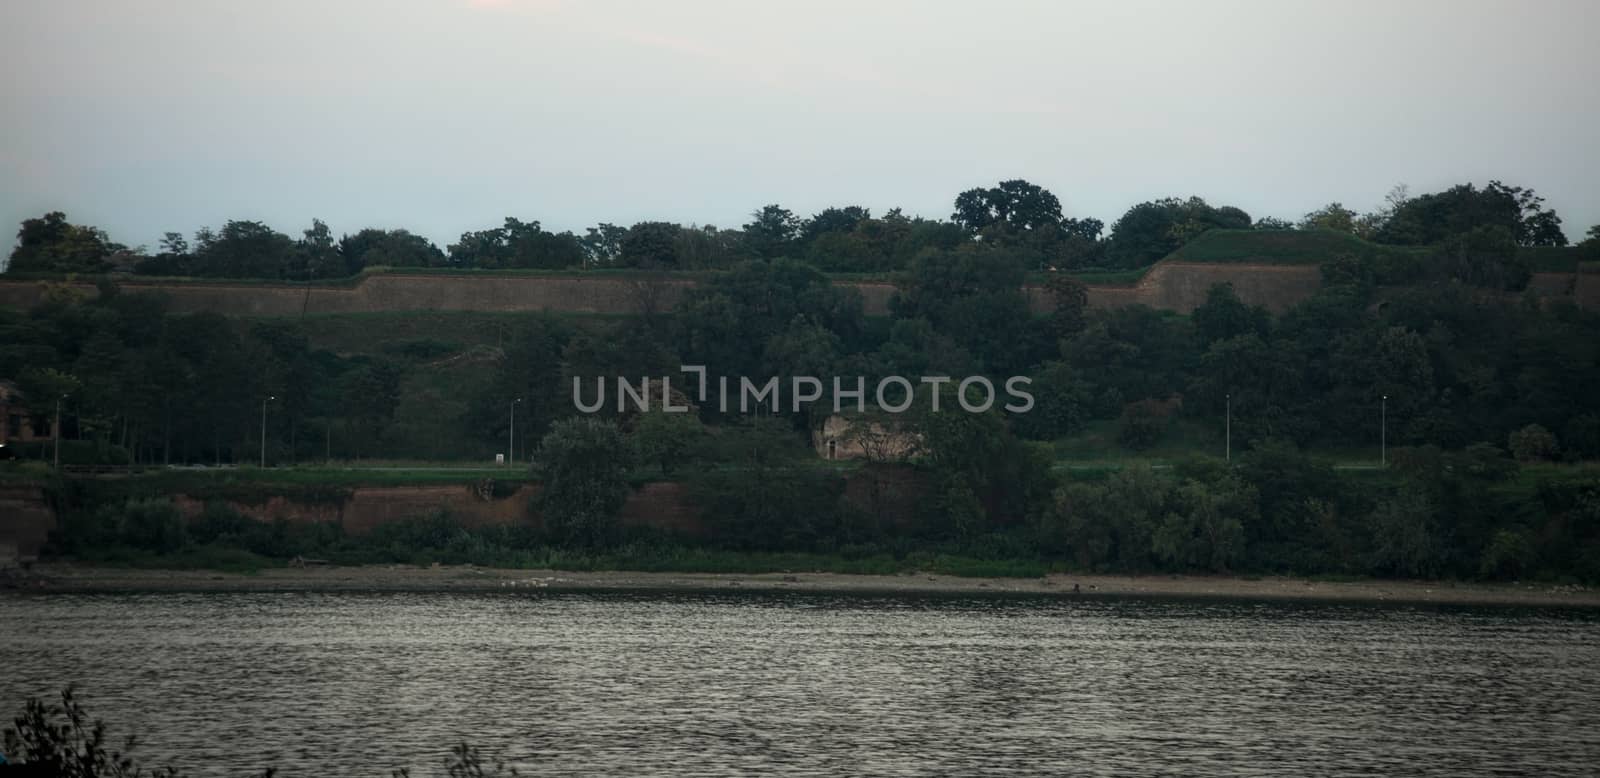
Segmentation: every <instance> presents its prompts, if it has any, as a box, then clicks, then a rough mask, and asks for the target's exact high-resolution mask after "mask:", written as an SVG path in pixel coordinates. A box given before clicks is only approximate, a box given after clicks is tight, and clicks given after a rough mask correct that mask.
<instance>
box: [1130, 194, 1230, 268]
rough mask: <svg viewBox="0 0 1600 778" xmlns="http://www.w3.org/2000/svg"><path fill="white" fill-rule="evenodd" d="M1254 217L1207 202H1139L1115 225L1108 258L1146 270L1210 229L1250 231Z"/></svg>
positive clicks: (1192, 198)
mask: <svg viewBox="0 0 1600 778" xmlns="http://www.w3.org/2000/svg"><path fill="white" fill-rule="evenodd" d="M1249 228H1250V215H1249V214H1247V213H1245V212H1244V211H1242V210H1239V209H1238V208H1234V207H1232V206H1220V207H1213V206H1212V205H1210V204H1209V203H1207V202H1206V201H1205V200H1202V199H1200V198H1198V197H1190V198H1189V199H1187V200H1179V199H1177V198H1171V197H1169V198H1166V199H1163V200H1155V201H1152V202H1146V203H1139V204H1138V205H1135V206H1133V207H1132V208H1130V209H1128V212H1127V213H1125V214H1123V215H1122V218H1120V219H1117V221H1116V223H1115V224H1112V225H1111V238H1110V240H1109V245H1108V246H1107V258H1108V259H1110V261H1111V263H1112V264H1113V265H1114V266H1116V267H1143V266H1145V265H1148V264H1151V263H1153V262H1156V261H1157V260H1160V259H1161V258H1163V257H1165V256H1166V255H1168V254H1171V253H1172V252H1174V251H1176V250H1177V249H1178V247H1180V246H1182V245H1183V244H1184V243H1187V242H1188V241H1190V240H1192V239H1194V238H1195V237H1198V236H1199V235H1200V234H1201V233H1204V232H1205V231H1206V230H1210V229H1249Z"/></svg>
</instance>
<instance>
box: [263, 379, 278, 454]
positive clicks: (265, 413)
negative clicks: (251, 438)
mask: <svg viewBox="0 0 1600 778" xmlns="http://www.w3.org/2000/svg"><path fill="white" fill-rule="evenodd" d="M276 399H278V398H277V397H275V396H273V395H270V394H269V395H267V399H265V400H262V401H261V466H262V467H266V466H267V403H269V402H271V401H273V400H276Z"/></svg>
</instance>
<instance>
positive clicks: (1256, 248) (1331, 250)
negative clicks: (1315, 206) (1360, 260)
mask: <svg viewBox="0 0 1600 778" xmlns="http://www.w3.org/2000/svg"><path fill="white" fill-rule="evenodd" d="M1426 251H1428V249H1427V248H1422V247H1410V246H1385V245H1381V244H1377V243H1369V242H1367V241H1365V240H1362V239H1361V238H1358V237H1356V236H1355V235H1352V234H1350V233H1348V232H1338V231H1336V230H1210V231H1208V232H1206V233H1204V234H1202V235H1200V236H1199V237H1197V238H1195V239H1194V240H1191V241H1189V242H1188V243H1187V244H1185V245H1184V246H1183V247H1182V248H1179V249H1178V250H1177V251H1174V252H1172V254H1170V255H1168V256H1167V259H1169V260H1177V261H1181V262H1218V263H1228V262H1239V263H1250V264H1262V265H1320V264H1322V263H1324V262H1327V261H1328V260H1329V259H1332V258H1333V257H1336V256H1339V255H1341V254H1349V255H1354V256H1360V257H1377V256H1379V255H1383V254H1401V255H1404V254H1416V253H1420V252H1426Z"/></svg>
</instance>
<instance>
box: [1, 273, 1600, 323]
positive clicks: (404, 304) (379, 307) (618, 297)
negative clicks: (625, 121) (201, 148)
mask: <svg viewBox="0 0 1600 778" xmlns="http://www.w3.org/2000/svg"><path fill="white" fill-rule="evenodd" d="M1221 282H1228V283H1231V284H1233V286H1234V289H1235V290H1236V291H1237V292H1238V294H1239V298H1240V299H1241V300H1243V301H1244V302H1246V303H1248V304H1251V305H1261V306H1263V307H1266V308H1267V309H1269V310H1272V311H1282V310H1285V309H1287V308H1289V307H1291V306H1293V305H1294V304H1295V303H1298V302H1300V301H1301V300H1304V299H1306V298H1307V297H1310V296H1311V295H1312V294H1315V293H1316V291H1317V289H1318V287H1320V286H1321V283H1322V277H1321V270H1320V268H1318V267H1317V266H1315V265H1267V264H1236V263H1226V264H1207V263H1199V262H1162V263H1160V264H1158V265H1156V266H1155V267H1154V268H1151V270H1150V272H1148V273H1146V274H1145V276H1144V278H1142V279H1141V280H1140V281H1139V282H1138V283H1137V284H1135V285H1131V286H1110V285H1105V286H1101V285H1090V286H1089V290H1088V297H1089V306H1090V307H1091V308H1096V309H1107V308H1118V307H1122V306H1127V305H1135V304H1141V305H1148V306H1150V307H1151V308H1157V309H1163V310H1171V311H1176V312H1179V313H1188V312H1190V311H1192V310H1194V309H1195V308H1196V307H1197V306H1199V305H1200V304H1201V303H1203V302H1205V296H1206V291H1207V290H1208V289H1210V288H1211V286H1212V285H1213V284H1217V283H1221ZM121 283H122V286H123V288H124V289H127V290H129V291H153V292H159V293H161V294H164V295H166V296H167V297H168V298H169V299H170V300H171V302H172V308H173V310H175V311H178V312H181V313H195V312H201V311H214V312H217V313H221V314H224V315H228V316H298V315H301V314H303V313H304V314H339V313H373V312H387V311H481V312H493V313H519V312H537V311H553V312H558V313H590V314H629V313H636V312H638V311H640V310H642V309H646V308H649V309H654V310H656V311H666V310H670V309H671V308H672V307H673V306H674V305H676V304H677V303H678V301H679V300H680V299H681V298H682V296H683V293H684V291H685V290H686V289H688V288H689V287H691V286H692V285H694V283H695V281H694V280H692V279H686V278H670V277H653V278H652V277H620V276H607V275H591V276H586V277H581V278H580V277H552V276H452V275H404V274H399V273H384V274H376V275H370V276H366V277H363V278H362V279H361V280H360V281H359V282H358V283H357V284H356V285H355V286H353V287H351V288H340V287H322V286H314V287H304V286H291V285H274V284H224V283H217V284H211V283H182V282H170V281H168V282H151V281H144V280H140V279H137V278H127V279H124V280H122V281H121ZM840 283H841V284H842V285H846V286H849V287H852V288H854V289H855V290H856V291H857V292H859V293H860V294H861V299H862V303H863V308H864V309H865V311H866V313H867V315H869V316H884V315H888V313H889V299H890V298H891V297H892V296H893V295H894V291H895V290H894V285H893V284H891V283H887V282H881V281H872V282H840ZM77 286H78V287H79V288H81V289H82V290H83V291H85V292H88V293H92V292H93V291H94V286H93V284H90V283H79V284H77ZM1530 288H1532V289H1533V290H1534V291H1535V292H1537V293H1539V294H1541V295H1544V296H1547V297H1572V298H1573V299H1575V300H1577V301H1578V302H1579V304H1580V305H1584V306H1585V307H1592V306H1594V305H1596V304H1597V303H1600V275H1596V274H1594V273H1536V274H1534V277H1533V281H1532V282H1531V284H1530ZM43 290H44V286H43V284H41V283H40V282H37V281H5V280H0V306H6V307H13V308H29V307H32V306H34V305H36V304H37V303H38V302H39V300H40V299H41V298H42V297H43ZM1023 291H1024V293H1025V294H1026V296H1027V298H1028V302H1029V306H1030V307H1031V308H1032V309H1033V310H1034V311H1036V312H1044V311H1047V310H1049V307H1050V304H1051V300H1050V296H1049V293H1048V292H1047V291H1046V290H1045V289H1043V288H1042V287H1038V286H1029V287H1026V288H1025V289H1024V290H1023Z"/></svg>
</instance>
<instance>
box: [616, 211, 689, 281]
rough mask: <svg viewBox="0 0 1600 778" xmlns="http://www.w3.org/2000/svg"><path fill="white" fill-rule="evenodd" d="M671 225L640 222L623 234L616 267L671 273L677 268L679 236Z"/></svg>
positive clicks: (675, 226) (673, 225)
mask: <svg viewBox="0 0 1600 778" xmlns="http://www.w3.org/2000/svg"><path fill="white" fill-rule="evenodd" d="M681 231H682V228H681V227H679V226H678V225H676V224H673V223H671V222H639V223H638V224H635V225H633V226H632V227H629V228H628V231H627V232H626V233H623V235H622V240H621V242H620V243H619V244H618V250H619V251H620V255H619V263H620V264H622V265H624V266H627V267H650V268H665V269H669V270H670V269H672V268H675V267H678V265H679V261H678V234H679V233H680V232H681Z"/></svg>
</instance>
